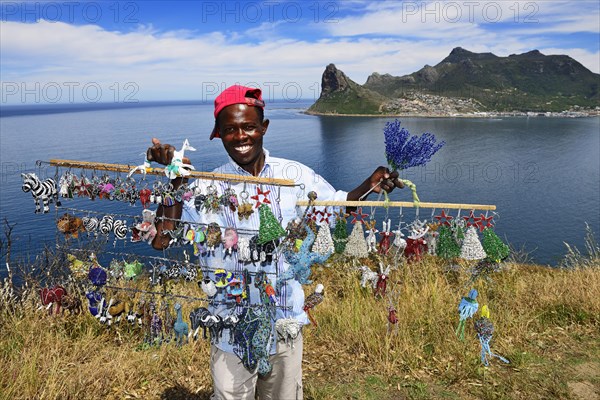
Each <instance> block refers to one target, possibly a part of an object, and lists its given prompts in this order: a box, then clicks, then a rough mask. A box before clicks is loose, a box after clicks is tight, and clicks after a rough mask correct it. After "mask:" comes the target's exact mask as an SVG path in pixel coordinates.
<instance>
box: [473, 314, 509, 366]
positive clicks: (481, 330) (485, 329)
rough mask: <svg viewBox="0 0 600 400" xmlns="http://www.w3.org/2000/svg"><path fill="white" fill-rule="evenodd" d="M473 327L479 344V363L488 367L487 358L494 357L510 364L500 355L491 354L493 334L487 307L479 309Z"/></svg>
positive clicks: (492, 325)
mask: <svg viewBox="0 0 600 400" xmlns="http://www.w3.org/2000/svg"><path fill="white" fill-rule="evenodd" d="M474 326H475V331H476V332H477V338H478V339H479V343H480V344H481V363H482V364H483V365H485V366H486V367H487V366H488V365H489V359H488V356H489V358H492V357H496V358H498V359H499V360H500V361H502V362H503V363H506V364H510V361H508V360H507V359H506V358H504V357H502V356H501V355H498V354H495V353H493V352H492V350H491V349H490V341H491V340H492V335H493V334H494V324H493V323H492V321H491V320H490V311H489V309H488V306H487V305H484V306H483V307H481V317H480V318H478V319H476V320H475V322H474Z"/></svg>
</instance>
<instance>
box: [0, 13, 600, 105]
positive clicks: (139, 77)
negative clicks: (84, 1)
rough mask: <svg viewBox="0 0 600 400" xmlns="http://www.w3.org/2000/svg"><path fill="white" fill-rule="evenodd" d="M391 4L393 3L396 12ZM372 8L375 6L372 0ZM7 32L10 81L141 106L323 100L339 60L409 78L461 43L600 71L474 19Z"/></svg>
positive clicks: (3, 39)
mask: <svg viewBox="0 0 600 400" xmlns="http://www.w3.org/2000/svg"><path fill="white" fill-rule="evenodd" d="M390 4H391V3H384V5H385V6H386V7H391V5H390ZM366 7H367V8H368V7H373V6H372V5H370V3H369V5H367V6H366ZM374 12H379V11H374ZM391 14H392V13H390V15H391ZM391 18H392V19H393V15H392V17H391ZM363 22H365V23H366V22H367V20H364V21H363ZM340 23H341V21H340ZM342 25H343V24H342V23H341V25H339V26H337V27H331V26H330V25H328V26H327V29H333V30H336V29H337V30H343V29H348V27H347V26H345V25H344V26H342ZM417 26H418V27H420V29H421V30H423V28H424V27H425V26H424V25H423V24H418V25H415V29H416V27H417ZM463 28H464V29H463ZM0 29H1V30H2V35H0V66H1V67H2V68H1V77H0V78H1V80H2V82H3V84H5V83H7V82H8V83H17V84H19V85H20V84H21V83H25V84H27V85H29V86H27V87H31V85H34V84H35V82H39V83H40V85H42V87H43V86H44V85H45V84H47V83H49V82H57V83H59V84H60V85H63V86H64V83H66V82H67V83H68V82H77V83H78V84H79V85H80V87H82V86H84V85H85V84H87V83H90V82H94V83H97V84H98V85H100V86H101V87H102V88H103V89H104V93H105V94H106V96H107V97H106V98H102V100H104V101H111V100H112V98H113V96H114V94H115V93H114V89H110V88H111V87H114V86H112V85H114V83H118V85H119V86H120V87H121V89H122V88H123V87H124V85H125V84H127V83H128V82H133V83H135V85H137V87H139V92H138V93H137V95H136V97H135V98H137V99H140V100H169V99H202V100H212V98H214V95H215V94H216V92H217V91H218V90H219V89H221V88H224V87H225V86H227V85H230V84H233V83H242V84H248V83H251V82H254V83H257V84H258V85H259V86H261V87H263V89H264V90H265V92H266V93H265V94H266V95H267V96H269V97H270V98H273V97H275V98H282V97H286V94H287V97H295V96H296V95H297V88H301V96H302V97H303V98H315V97H316V96H317V95H318V92H319V91H320V81H321V74H322V72H323V70H324V68H325V66H326V65H327V64H329V63H335V64H336V65H337V67H338V68H340V69H341V70H343V71H344V72H345V73H346V74H347V75H348V76H349V77H350V78H351V79H352V80H354V81H356V82H358V83H364V82H365V80H366V79H367V77H368V76H369V75H370V74H371V73H372V72H375V71H377V72H380V73H390V74H392V75H404V74H408V73H412V72H414V71H416V70H418V69H420V68H422V67H423V66H424V65H425V64H430V65H434V64H437V63H438V62H440V61H441V60H442V59H443V58H444V57H446V56H447V55H448V53H449V52H450V50H451V49H452V48H453V47H457V46H461V47H465V48H467V49H468V50H471V51H475V52H484V51H491V52H494V53H495V54H497V55H499V56H506V55H509V54H512V53H522V52H526V51H529V50H532V49H533V48H539V49H540V50H541V51H542V52H544V53H545V54H553V53H555V54H556V53H558V54H568V55H570V56H572V57H574V58H575V59H577V60H578V61H580V62H581V63H583V64H584V65H586V66H587V67H588V68H590V69H591V70H592V71H594V72H598V71H600V65H599V62H598V58H599V57H598V52H593V51H589V50H585V49H581V48H575V49H568V48H560V46H557V45H556V43H554V42H553V41H551V40H550V39H549V38H548V37H546V36H543V35H539V36H536V37H529V38H528V40H523V38H522V37H520V36H518V35H513V34H509V35H504V36H500V34H499V33H494V32H490V31H486V30H485V29H483V28H481V27H479V26H477V25H474V24H468V23H467V24H446V25H444V26H442V27H439V29H438V28H434V29H432V30H431V31H430V32H429V33H427V34H424V35H423V36H422V37H420V38H418V39H417V38H414V37H411V38H407V37H403V36H398V37H381V36H380V37H377V36H368V37H353V38H350V37H347V36H341V37H336V36H329V37H327V38H323V39H317V40H313V41H307V40H299V39H293V38H289V37H286V35H285V33H286V32H285V31H284V30H282V27H281V26H279V25H277V24H273V25H271V26H267V25H263V26H259V27H257V28H254V30H251V31H250V33H254V34H258V33H261V32H263V33H266V32H270V33H271V34H268V35H267V34H265V35H263V36H262V37H264V39H263V40H261V41H254V42H253V43H245V42H244V41H243V38H244V36H245V35H244V34H240V33H235V32H234V33H226V34H225V33H220V32H209V33H203V34H201V33H197V32H193V31H186V30H184V31H169V32H157V31H156V30H155V29H154V28H153V27H152V26H142V27H140V28H139V29H137V30H135V31H133V32H118V31H108V30H106V29H103V28H101V27H98V26H95V25H79V26H76V25H70V24H66V23H60V22H47V21H43V20H40V21H38V22H37V23H19V22H0ZM436 29H437V30H436ZM246 33H247V32H246ZM259 37H260V36H259ZM594 57H595V59H594ZM594 60H595V61H594ZM12 87H13V88H14V86H12ZM122 93H131V91H129V92H126V91H123V90H122ZM21 99H22V98H21V97H20V96H19V95H18V93H17V94H15V95H14V96H12V97H10V98H9V99H4V98H3V99H0V100H1V102H2V103H6V102H7V101H8V102H9V103H10V102H20V101H21ZM5 100H7V101H5ZM66 100H67V99H61V101H66Z"/></svg>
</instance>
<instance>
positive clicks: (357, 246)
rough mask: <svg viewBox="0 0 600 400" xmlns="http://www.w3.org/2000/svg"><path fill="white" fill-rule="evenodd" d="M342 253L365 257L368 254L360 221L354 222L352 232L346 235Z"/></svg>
mask: <svg viewBox="0 0 600 400" xmlns="http://www.w3.org/2000/svg"><path fill="white" fill-rule="evenodd" d="M344 254H345V255H347V256H350V257H357V258H366V257H368V256H369V250H368V248H367V241H366V240H365V233H364V231H363V227H362V224H361V223H358V224H354V228H352V233H350V236H349V237H348V242H347V243H346V248H345V250H344Z"/></svg>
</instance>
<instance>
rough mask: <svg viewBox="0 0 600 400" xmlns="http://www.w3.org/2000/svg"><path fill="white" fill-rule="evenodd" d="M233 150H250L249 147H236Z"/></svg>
mask: <svg viewBox="0 0 600 400" xmlns="http://www.w3.org/2000/svg"><path fill="white" fill-rule="evenodd" d="M235 149H236V150H237V151H240V152H244V151H248V150H250V146H237V147H236V148H235Z"/></svg>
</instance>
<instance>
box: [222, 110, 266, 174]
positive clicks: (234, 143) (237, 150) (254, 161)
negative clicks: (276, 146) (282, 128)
mask: <svg viewBox="0 0 600 400" xmlns="http://www.w3.org/2000/svg"><path fill="white" fill-rule="evenodd" d="M217 126H218V129H219V135H220V136H221V140H222V141H223V146H224V147H225V150H226V151H227V154H229V156H230V157H231V158H232V159H233V160H234V161H235V162H236V163H237V164H238V165H239V166H240V167H242V168H243V169H244V170H245V171H248V172H249V173H250V174H252V175H254V176H258V174H260V171H262V168H263V166H264V164H265V155H264V152H263V147H262V143H263V136H264V135H265V133H266V132H267V128H268V127H269V120H264V121H262V120H261V114H259V112H258V109H257V108H256V107H254V106H248V105H245V104H233V105H230V106H227V107H225V108H224V109H223V110H222V111H221V112H220V113H219V115H218V117H217Z"/></svg>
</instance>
